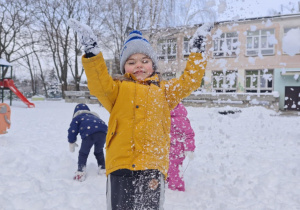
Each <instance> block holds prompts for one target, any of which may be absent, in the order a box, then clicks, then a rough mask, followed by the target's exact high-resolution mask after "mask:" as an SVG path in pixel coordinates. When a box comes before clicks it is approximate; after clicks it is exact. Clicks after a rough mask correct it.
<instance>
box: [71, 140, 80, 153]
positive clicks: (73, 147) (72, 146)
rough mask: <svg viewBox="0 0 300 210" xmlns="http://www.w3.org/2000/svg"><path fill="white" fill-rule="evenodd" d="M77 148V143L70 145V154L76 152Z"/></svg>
mask: <svg viewBox="0 0 300 210" xmlns="http://www.w3.org/2000/svg"><path fill="white" fill-rule="evenodd" d="M75 147H78V144H76V142H74V143H69V149H70V152H75Z"/></svg>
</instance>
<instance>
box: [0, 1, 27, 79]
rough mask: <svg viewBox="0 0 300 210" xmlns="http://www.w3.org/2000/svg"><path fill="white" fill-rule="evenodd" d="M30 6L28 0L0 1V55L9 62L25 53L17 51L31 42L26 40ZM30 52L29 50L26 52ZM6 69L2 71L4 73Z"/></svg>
mask: <svg viewBox="0 0 300 210" xmlns="http://www.w3.org/2000/svg"><path fill="white" fill-rule="evenodd" d="M31 15H32V7H31V1H29V0H14V1H12V0H6V1H0V57H3V58H5V59H6V60H7V61H9V62H14V61H16V60H18V59H20V58H21V57H23V56H27V55H25V54H22V55H21V54H18V56H17V53H16V52H18V51H19V50H20V49H22V48H24V47H26V46H29V45H30V44H31V43H29V42H26V41H21V40H26V39H27V36H28V32H27V29H28V28H30V25H31V23H32V19H31ZM27 53H29V54H30V53H31V52H27ZM6 72H7V70H5V71H4V72H3V73H4V75H5V74H6Z"/></svg>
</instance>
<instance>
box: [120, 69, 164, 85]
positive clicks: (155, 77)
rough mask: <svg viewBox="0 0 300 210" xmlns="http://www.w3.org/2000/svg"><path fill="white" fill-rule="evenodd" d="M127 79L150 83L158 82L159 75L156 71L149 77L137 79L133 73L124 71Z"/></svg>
mask: <svg viewBox="0 0 300 210" xmlns="http://www.w3.org/2000/svg"><path fill="white" fill-rule="evenodd" d="M124 76H125V77H126V78H128V79H133V80H134V81H135V82H138V83H141V84H151V83H159V77H158V75H157V73H155V72H154V73H153V74H152V75H151V76H150V77H147V78H146V79H144V80H142V81H141V80H138V79H137V78H136V77H135V76H134V75H133V74H129V73H125V75H124Z"/></svg>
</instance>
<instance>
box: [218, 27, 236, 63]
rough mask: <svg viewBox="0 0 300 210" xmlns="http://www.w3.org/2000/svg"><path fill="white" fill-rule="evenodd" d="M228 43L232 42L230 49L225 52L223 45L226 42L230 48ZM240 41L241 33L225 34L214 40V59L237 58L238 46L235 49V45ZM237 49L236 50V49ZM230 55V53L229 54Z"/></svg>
mask: <svg viewBox="0 0 300 210" xmlns="http://www.w3.org/2000/svg"><path fill="white" fill-rule="evenodd" d="M229 34H235V35H236V36H231V37H229ZM228 41H230V49H227V50H223V49H222V45H223V43H224V42H226V45H227V47H228V44H227V43H228ZM238 41H239V33H238V32H225V33H222V34H221V36H220V37H217V38H214V39H213V57H215V58H220V57H225V58H230V57H237V51H238V48H239V47H238V46H236V47H234V46H233V44H235V43H238ZM234 48H235V49H234ZM228 51H229V52H230V53H229V52H228Z"/></svg>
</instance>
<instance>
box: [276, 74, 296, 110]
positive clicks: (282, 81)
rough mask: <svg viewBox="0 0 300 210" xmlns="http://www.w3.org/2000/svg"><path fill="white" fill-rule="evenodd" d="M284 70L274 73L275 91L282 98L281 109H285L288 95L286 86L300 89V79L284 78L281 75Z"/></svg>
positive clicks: (280, 99) (280, 100) (291, 76)
mask: <svg viewBox="0 0 300 210" xmlns="http://www.w3.org/2000/svg"><path fill="white" fill-rule="evenodd" d="M281 70H282V69H275V73H274V91H277V92H278V93H279V95H280V96H281V97H280V98H279V107H280V108H281V109H284V108H285V107H284V104H285V99H286V97H285V96H286V94H285V87H286V86H295V87H300V78H298V79H295V78H296V77H295V76H294V75H288V76H282V75H281ZM286 70H287V69H286ZM288 70H299V71H300V68H289V69H288Z"/></svg>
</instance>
